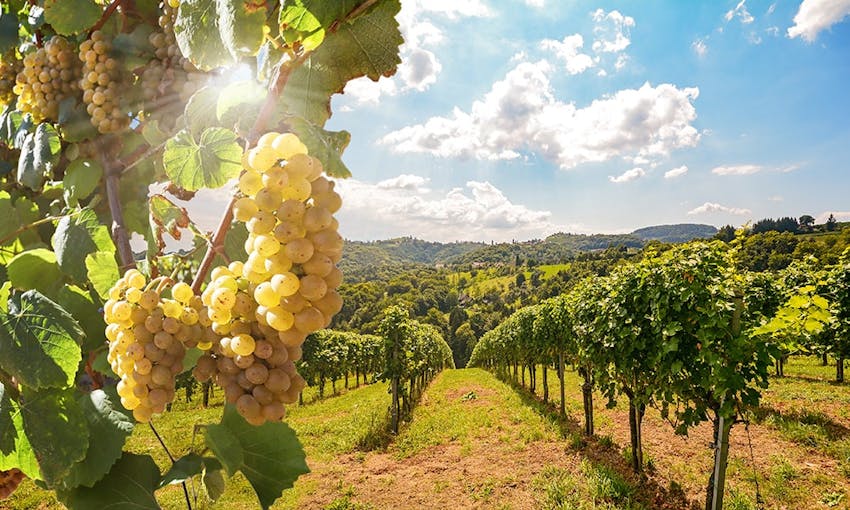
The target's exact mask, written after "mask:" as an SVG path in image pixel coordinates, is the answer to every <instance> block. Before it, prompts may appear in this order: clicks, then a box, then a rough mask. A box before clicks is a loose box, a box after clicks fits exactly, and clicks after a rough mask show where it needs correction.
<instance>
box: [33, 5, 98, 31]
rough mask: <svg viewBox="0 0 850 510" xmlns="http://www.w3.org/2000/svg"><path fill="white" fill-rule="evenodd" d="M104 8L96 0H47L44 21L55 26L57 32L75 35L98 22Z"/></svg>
mask: <svg viewBox="0 0 850 510" xmlns="http://www.w3.org/2000/svg"><path fill="white" fill-rule="evenodd" d="M101 14H103V8H101V7H100V6H99V5H97V4H96V3H95V2H94V0H75V1H74V2H68V1H67V0H45V2H44V21H46V22H47V23H49V24H50V26H51V27H53V30H55V31H56V33H57V34H62V35H74V34H79V33H80V32H83V31H86V30H88V29H89V28H90V27H91V26H92V25H94V24H95V23H97V20H98V19H100V15H101Z"/></svg>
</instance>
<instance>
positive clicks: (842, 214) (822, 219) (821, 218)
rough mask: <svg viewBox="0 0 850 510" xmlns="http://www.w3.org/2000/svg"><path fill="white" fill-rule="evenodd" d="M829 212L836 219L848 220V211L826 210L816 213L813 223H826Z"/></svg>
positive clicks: (849, 213)
mask: <svg viewBox="0 0 850 510" xmlns="http://www.w3.org/2000/svg"><path fill="white" fill-rule="evenodd" d="M830 214H831V215H833V216H835V220H836V221H850V211H826V212H822V213H820V214H818V216H817V218H815V223H826V220H828V219H829V215H830Z"/></svg>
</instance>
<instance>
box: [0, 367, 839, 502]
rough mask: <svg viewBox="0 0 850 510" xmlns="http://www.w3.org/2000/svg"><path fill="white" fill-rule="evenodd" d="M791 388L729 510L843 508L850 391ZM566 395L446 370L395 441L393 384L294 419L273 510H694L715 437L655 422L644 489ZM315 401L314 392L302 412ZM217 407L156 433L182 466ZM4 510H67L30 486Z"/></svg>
mask: <svg viewBox="0 0 850 510" xmlns="http://www.w3.org/2000/svg"><path fill="white" fill-rule="evenodd" d="M538 370H540V368H539V367H538ZM786 373H787V374H788V375H787V376H786V377H784V378H773V379H772V380H771V386H770V388H769V389H767V390H766V391H765V392H764V399H763V405H762V406H761V408H760V409H759V410H758V411H757V412H755V413H753V414H752V416H751V417H750V418H751V423H750V424H749V426H748V427H746V426H745V425H744V424H738V425H736V426H735V427H734V429H733V433H732V438H731V454H730V464H729V481H728V484H727V498H726V508H728V509H733V510H749V509H756V508H759V506H758V505H756V500H757V495H758V496H759V497H760V498H761V500H762V501H763V502H764V503H763V505H762V506H761V508H765V509H777V510H779V509H786V508H787V509H827V508H839V509H848V508H850V429H848V426H850V385H836V384H834V383H832V382H830V380H831V378H832V377H834V367H822V366H820V364H819V360H817V359H815V358H792V359H791V360H790V361H789V363H788V365H787V367H786ZM538 381H542V377H538ZM565 382H566V408H567V413H568V416H567V419H561V418H560V417H559V416H558V412H557V404H558V402H557V394H558V390H557V384H558V379H557V377H556V376H555V373H554V372H550V373H549V384H550V392H549V393H550V396H551V397H555V399H554V400H551V399H550V402H548V403H543V401H542V385H541V384H539V385H538V388H537V391H536V392H535V393H534V394H532V393H531V392H530V391H528V390H527V389H525V388H522V387H519V386H517V385H515V384H513V383H511V382H505V381H500V380H498V379H496V378H495V377H494V376H493V375H492V374H490V373H487V372H485V371H482V370H479V369H464V370H449V371H445V372H443V373H442V374H440V375H439V376H438V377H437V378H436V379H435V380H434V381H433V382H432V383H431V385H430V386H429V388H428V389H427V390H426V391H425V393H424V395H423V397H422V401H421V402H420V404H419V405H418V406H417V407H416V408H415V410H414V413H413V418H412V421H410V422H409V423H407V424H405V425H404V426H403V428H402V431H401V433H400V434H399V435H398V436H397V437H390V436H388V435H387V433H386V416H387V414H386V411H387V407H388V405H389V396H388V394H387V391H386V385H384V384H373V385H370V386H365V387H361V388H358V389H353V390H350V391H344V390H343V391H341V395H339V396H335V397H330V398H327V399H325V400H323V401H319V402H316V403H312V404H308V405H305V406H293V407H292V408H291V409H290V413H289V417H288V422H289V423H290V424H291V425H292V427H293V428H294V429H295V430H296V431H297V432H298V434H299V437H300V439H301V441H302V442H303V444H304V447H305V450H306V452H307V455H308V464H309V465H310V468H311V470H312V473H310V474H309V475H306V476H304V477H302V478H301V479H299V481H298V482H297V483H296V485H295V487H294V488H293V489H291V490H288V491H286V492H285V493H284V497H283V498H282V499H281V500H279V501H278V503H277V504H276V505H275V506H274V508H275V509H290V508H292V509H294V508H298V509H301V508H306V509H331V510H347V509H348V510H355V509H369V508H373V509H383V508H411V509H413V508H447V507H454V508H513V509H526V508H528V509H531V508H545V509H585V510H590V509H606V510H614V509H623V510H625V509H665V510H666V509H681V508H701V501H702V498H703V493H704V488H703V487H704V485H705V483H706V480H707V474H708V470H709V469H710V466H711V462H712V458H711V450H710V449H709V448H708V446H707V445H708V443H709V442H710V440H711V437H710V435H711V431H710V430H709V427H708V426H700V427H697V428H695V429H693V430H692V431H691V432H690V434H689V436H688V437H681V436H676V435H675V434H673V432H672V428H671V427H670V425H669V424H668V423H667V422H665V421H663V420H662V419H661V417H660V416H659V414H658V413H657V412H656V411H649V412H648V413H647V416H646V418H645V422H644V432H643V435H644V445H645V446H644V448H645V455H646V460H647V463H648V469H647V476H646V477H645V478H643V479H641V478H640V477H637V476H635V475H634V474H632V473H631V471H630V469H629V465H628V448H627V445H628V442H629V441H628V422H627V413H626V411H625V409H624V406H622V404H621V405H620V406H617V407H615V408H612V409H608V408H606V406H605V405H604V404H605V403H604V402H603V401H602V399H601V398H600V397H599V396H598V395H597V396H596V399H595V413H596V432H597V435H596V437H594V438H585V437H583V436H582V435H581V433H580V421H581V419H582V417H581V412H582V410H581V400H580V399H581V394H580V388H579V384H580V381H579V378H578V377H577V375H576V374H574V373H573V372H571V371H568V372H567V373H566V377H565ZM339 387H341V385H339ZM312 398H313V397H312V393H310V392H308V394H307V400H308V401H309V400H311V399H312ZM220 405H221V404H220V401H219V400H218V399H215V404H214V405H213V406H211V407H210V408H209V409H198V408H197V405H196V404H187V403H185V402H182V401H180V402H177V403H175V406H174V410H173V411H172V412H171V413H167V414H166V415H164V416H162V417H161V418H159V420H158V421H157V423H156V426H157V428H158V430H159V431H160V433H161V434H162V435H163V437H164V438H165V441H166V443H167V444H168V445H169V447H170V448H171V449H172V451H173V452H174V453H175V454H176V455H182V454H184V453H186V452H188V451H189V450H190V448H192V445H193V444H194V445H195V447H196V448H197V447H198V445H200V443H201V442H202V439H201V438H200V437H193V433H192V432H193V430H194V425H195V424H198V423H212V422H215V421H217V420H218V417H219V416H220V413H221V407H220ZM128 448H129V449H130V450H131V451H133V452H137V453H148V454H151V455H153V456H154V458H155V459H156V460H157V462H158V463H159V465H160V467H161V468H162V469H163V470H164V469H165V468H166V467H167V465H168V460H167V457H166V455H165V453H164V452H163V451H162V448H161V447H160V446H159V444H158V443H157V441H156V440H155V438H154V436H153V434H152V432H151V431H150V429H148V428H147V427H137V428H136V430H135V432H134V435H133V437H132V438H131V440H130V441H129V442H128ZM751 448H752V449H751ZM157 497H158V498H159V501H160V503H161V504H162V506H163V508H169V509H170V508H182V507H184V506H183V503H182V492H181V491H180V489H179V488H178V487H166V488H164V489H162V490H160V491H158V493H157ZM201 501H203V498H201ZM0 508H4V509H7V508H8V509H15V510H18V509H30V508H36V509H42V508H43V509H52V508H60V505H59V504H58V503H56V502H55V500H53V499H52V498H51V496H50V494H49V493H46V492H44V491H41V490H39V489H37V488H35V487H34V486H33V485H32V484H31V483H29V482H25V484H24V485H23V486H22V489H21V490H19V491H18V493H16V495H15V497H14V498H13V499H12V500H9V501H4V502H2V503H0ZM198 508H212V509H225V508H226V509H255V508H258V506H257V504H256V500H255V499H254V496H253V494H252V491H251V488H250V487H249V486H248V484H247V482H246V481H245V480H244V479H243V478H242V477H241V476H239V475H237V477H235V478H234V479H232V480H230V481H228V485H227V490H226V492H225V494H224V496H223V497H222V499H221V500H219V501H218V502H217V503H215V504H207V503H203V502H202V503H201V504H200V505H198Z"/></svg>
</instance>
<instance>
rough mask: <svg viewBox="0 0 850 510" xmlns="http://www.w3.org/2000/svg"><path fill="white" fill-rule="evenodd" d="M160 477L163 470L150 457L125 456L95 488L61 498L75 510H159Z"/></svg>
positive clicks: (79, 490) (73, 491) (69, 492)
mask: <svg viewBox="0 0 850 510" xmlns="http://www.w3.org/2000/svg"><path fill="white" fill-rule="evenodd" d="M159 477H160V473H159V468H158V467H157V465H156V462H154V460H153V458H151V456H150V455H135V454H132V453H124V454H123V455H122V456H121V458H120V459H119V460H118V462H116V463H115V465H113V466H112V469H110V470H109V473H107V474H106V476H105V477H103V478H102V479H101V480H100V481H99V482H97V483H96V484H94V486H93V487H77V488H75V489H73V490H70V491H63V492H60V493H59V494H58V495H59V499H60V500H61V501H62V502H63V503H64V504H65V506H67V507H68V508H69V509H71V510H78V509H79V510H88V509H91V508H109V509H110V510H147V509H149V510H159V508H160V506H159V504H158V503H157V502H156V498H155V497H154V494H153V493H154V491H155V490H156V487H157V485H158V483H159Z"/></svg>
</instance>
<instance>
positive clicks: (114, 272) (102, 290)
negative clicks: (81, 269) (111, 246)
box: [86, 251, 120, 299]
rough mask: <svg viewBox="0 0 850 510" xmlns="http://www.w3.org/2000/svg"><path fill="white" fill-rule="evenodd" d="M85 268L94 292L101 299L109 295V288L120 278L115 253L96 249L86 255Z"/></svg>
mask: <svg viewBox="0 0 850 510" xmlns="http://www.w3.org/2000/svg"><path fill="white" fill-rule="evenodd" d="M86 270H87V271H88V277H89V281H90V282H91V284H92V287H94V290H95V292H97V293H98V295H99V296H100V297H102V298H103V299H106V298H107V297H109V289H110V288H112V286H113V285H114V284H115V282H116V281H118V278H120V275H119V274H118V263H117V262H115V253H114V252H108V251H98V252H95V253H90V254H88V255H86Z"/></svg>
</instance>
